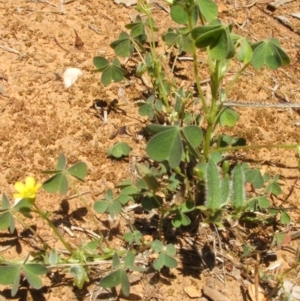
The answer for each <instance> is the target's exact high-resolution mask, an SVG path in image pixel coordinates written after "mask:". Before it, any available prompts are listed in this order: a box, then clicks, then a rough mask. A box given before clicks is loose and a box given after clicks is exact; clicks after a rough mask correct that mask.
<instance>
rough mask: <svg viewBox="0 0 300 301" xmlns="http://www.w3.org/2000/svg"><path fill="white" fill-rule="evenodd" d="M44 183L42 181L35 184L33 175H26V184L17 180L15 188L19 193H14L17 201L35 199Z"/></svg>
mask: <svg viewBox="0 0 300 301" xmlns="http://www.w3.org/2000/svg"><path fill="white" fill-rule="evenodd" d="M41 186H42V185H41V184H40V183H37V184H35V179H34V178H33V177H26V179H25V184H24V183H22V182H16V184H15V189H16V190H17V192H18V193H15V194H14V199H15V200H16V202H18V201H20V200H21V199H35V195H36V192H37V191H38V189H39V188H40V187H41Z"/></svg>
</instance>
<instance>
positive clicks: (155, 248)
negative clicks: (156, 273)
mask: <svg viewBox="0 0 300 301" xmlns="http://www.w3.org/2000/svg"><path fill="white" fill-rule="evenodd" d="M151 249H152V250H153V251H154V252H156V253H159V252H161V251H162V249H163V244H162V242H161V241H160V240H158V239H156V240H154V241H153V242H152V244H151Z"/></svg>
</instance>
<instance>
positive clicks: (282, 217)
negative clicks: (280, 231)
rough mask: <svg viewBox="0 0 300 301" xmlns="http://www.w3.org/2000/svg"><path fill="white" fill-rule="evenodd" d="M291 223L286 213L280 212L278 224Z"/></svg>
mask: <svg viewBox="0 0 300 301" xmlns="http://www.w3.org/2000/svg"><path fill="white" fill-rule="evenodd" d="M290 222H291V217H290V216H289V215H288V213H287V212H286V211H282V212H281V215H280V223H281V224H285V225H288V224H289V223H290Z"/></svg>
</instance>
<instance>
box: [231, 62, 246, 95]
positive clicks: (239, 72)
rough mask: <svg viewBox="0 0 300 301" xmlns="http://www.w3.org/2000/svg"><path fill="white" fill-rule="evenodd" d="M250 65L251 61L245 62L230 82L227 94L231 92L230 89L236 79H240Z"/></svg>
mask: <svg viewBox="0 0 300 301" xmlns="http://www.w3.org/2000/svg"><path fill="white" fill-rule="evenodd" d="M249 65H250V62H249V63H247V64H245V65H244V66H243V67H242V68H241V69H240V70H239V71H238V72H237V73H236V74H235V76H234V78H233V80H232V81H231V82H230V84H229V85H228V86H227V88H226V89H225V95H226V97H227V95H228V94H229V92H230V90H231V89H232V87H233V85H234V84H235V83H236V81H237V80H238V79H239V77H240V75H241V74H242V73H243V72H244V70H245V69H246V68H247V67H248V66H249Z"/></svg>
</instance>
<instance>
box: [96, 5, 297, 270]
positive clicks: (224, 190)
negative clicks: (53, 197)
mask: <svg viewBox="0 0 300 301" xmlns="http://www.w3.org/2000/svg"><path fill="white" fill-rule="evenodd" d="M167 3H168V4H169V5H170V18H171V19H172V22H173V23H176V24H177V27H176V26H174V27H173V28H169V29H168V30H167V32H165V33H163V34H161V38H157V33H158V32H159V29H158V28H157V26H156V23H155V20H154V18H153V17H152V15H151V5H150V4H147V3H146V1H142V0H141V1H139V3H138V5H137V7H136V10H137V11H138V12H139V13H140V14H141V16H142V15H144V17H141V16H140V15H138V16H137V17H136V20H135V21H134V22H132V23H130V24H127V25H126V26H125V28H126V29H127V30H128V31H127V32H125V31H124V32H122V33H121V34H120V35H119V37H118V39H117V40H115V41H114V42H112V43H111V45H110V46H111V47H112V48H113V49H114V51H115V54H116V56H118V57H120V58H132V59H133V60H134V62H137V66H136V76H138V77H141V78H142V80H144V78H143V77H144V76H145V75H147V78H150V81H151V87H150V88H151V89H150V95H148V97H147V99H146V100H145V101H140V102H138V103H137V105H138V107H139V109H138V111H139V113H140V115H142V116H147V117H148V119H149V121H150V123H149V124H148V125H146V127H145V128H146V130H147V131H148V132H149V134H150V139H149V140H148V141H147V146H146V152H147V155H148V156H149V159H151V160H152V162H153V163H152V164H151V165H150V164H149V163H143V164H141V163H139V164H136V170H137V172H138V174H139V179H138V180H137V181H136V183H134V182H132V181H130V180H126V181H124V182H123V183H122V184H121V185H120V186H119V189H120V193H119V195H118V196H116V197H112V195H111V197H110V200H107V197H106V200H103V201H102V203H97V205H96V206H97V208H95V209H96V210H97V211H98V212H110V214H111V215H112V213H113V215H114V214H117V213H118V212H121V205H123V204H125V203H127V201H128V200H129V199H130V200H131V201H132V200H134V201H135V202H137V203H141V205H142V207H143V209H144V210H146V211H152V210H155V211H156V212H157V214H158V215H159V225H158V240H156V241H155V243H154V250H156V251H157V252H161V253H160V255H159V258H158V259H157V261H155V263H154V265H155V266H154V267H155V268H157V269H160V268H161V267H162V266H163V265H166V266H167V267H172V266H173V263H174V261H173V260H174V258H173V257H172V256H174V255H175V249H173V247H172V245H168V250H167V251H166V250H165V249H164V247H163V244H162V241H163V240H164V236H163V224H164V223H165V222H166V221H167V220H170V221H171V223H172V226H173V227H175V228H178V227H181V226H183V227H185V226H188V225H190V224H191V223H192V219H191V218H195V216H196V217H197V219H199V218H200V219H201V221H203V220H202V219H203V217H204V221H205V222H206V223H213V224H215V225H217V226H218V227H220V228H223V227H224V222H225V221H226V220H227V221H231V220H234V221H240V222H252V223H265V224H266V223H270V222H279V223H282V224H287V223H289V222H290V217H289V215H288V213H287V210H286V209H284V208H280V209H279V208H274V207H272V205H271V201H270V198H269V196H278V195H279V194H280V193H281V188H280V186H281V184H280V183H279V179H280V176H279V175H275V176H274V177H273V178H272V177H271V176H270V175H269V174H265V175H262V174H261V172H260V170H259V169H255V168H252V167H250V166H249V165H248V164H246V163H239V162H237V160H233V161H229V160H227V159H226V157H224V156H223V155H222V154H223V153H225V152H229V151H236V150H241V149H243V150H247V149H259V148H261V147H268V148H272V147H281V148H297V145H264V146H261V145H251V146H248V145H247V143H246V140H245V139H244V138H242V137H230V136H228V135H226V134H222V133H221V131H222V128H224V127H233V126H234V125H235V124H236V122H237V121H238V120H239V114H238V113H237V112H236V111H235V110H234V109H233V108H230V107H227V106H225V105H224V104H225V103H226V101H227V98H228V96H229V94H230V92H231V90H232V88H233V86H234V84H235V83H236V82H237V81H238V79H239V78H240V77H241V75H242V74H243V72H244V71H245V70H246V69H247V68H249V67H251V66H252V67H253V68H254V69H260V68H263V67H267V68H269V69H277V68H279V67H281V66H285V65H287V64H289V57H288V55H287V54H286V53H285V51H284V50H283V49H282V48H281V46H280V43H279V41H278V40H277V39H276V38H267V39H265V40H262V41H258V42H252V41H250V39H248V38H247V37H244V36H241V35H238V34H235V33H233V26H232V25H228V24H225V23H223V22H222V21H221V20H220V19H218V18H217V16H218V9H217V5H216V4H215V3H214V2H213V1H211V0H201V1H200V0H170V1H167ZM161 43H163V45H164V49H165V52H164V53H161V51H158V47H157V45H158V44H160V45H161ZM185 53H191V55H192V66H193V74H192V76H191V78H190V79H191V81H192V83H193V82H194V83H195V91H191V89H190V86H189V85H187V86H185V85H182V84H181V83H179V81H178V80H177V79H176V75H175V74H174V70H175V68H176V64H177V62H178V58H179V57H180V56H181V55H182V54H185ZM104 60H105V58H102V57H95V58H94V65H95V67H96V68H97V70H98V71H102V69H103V67H102V66H100V64H99V62H100V61H104ZM199 61H201V62H202V63H201V71H202V72H203V70H204V69H205V68H206V74H207V76H208V77H209V82H208V89H207V92H206V93H205V91H204V89H203V86H202V85H201V81H200V72H199V70H200V66H199V63H198V62H199ZM236 62H238V63H239V65H238V66H240V67H237V64H236ZM237 68H238V69H237ZM230 71H234V73H235V76H234V77H233V78H232V80H231V81H230V82H229V83H228V84H227V85H226V86H225V84H224V80H223V79H224V77H225V76H226V74H228V72H230ZM118 74H120V76H121V74H123V79H124V80H127V76H128V74H129V73H128V74H127V75H125V73H124V72H123V73H121V72H119V73H118ZM118 80H119V78H118ZM110 81H111V80H110V76H109V75H108V74H106V73H105V72H103V73H102V75H101V82H102V84H104V85H106V84H108V83H109V82H110ZM148 86H149V85H148ZM191 107H194V108H197V110H192V109H191ZM199 112H200V113H199ZM246 184H248V185H251V187H252V192H251V193H248V192H247V191H246ZM126 189H128V192H129V193H124V190H126ZM130 190H132V191H130ZM124 194H125V195H126V200H125V199H124V201H123V202H122V201H120V200H119V198H121V199H123V197H124ZM199 211H200V212H199ZM195 212H197V213H196V214H195ZM278 213H279V214H280V219H279V220H277V216H278ZM135 231H136V230H134V229H133V232H132V234H131V235H127V238H126V240H127V241H128V242H130V243H134V241H135V234H133V233H136V232H135ZM136 243H137V244H139V243H140V240H139V239H137V241H136ZM156 245H157V247H156ZM152 248H153V247H152ZM171 249H172V251H170V250H171ZM173 251H174V252H173ZM168 256H169V257H168ZM170 256H171V257H170ZM170 258H172V259H170ZM174 266H175V264H174Z"/></svg>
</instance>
